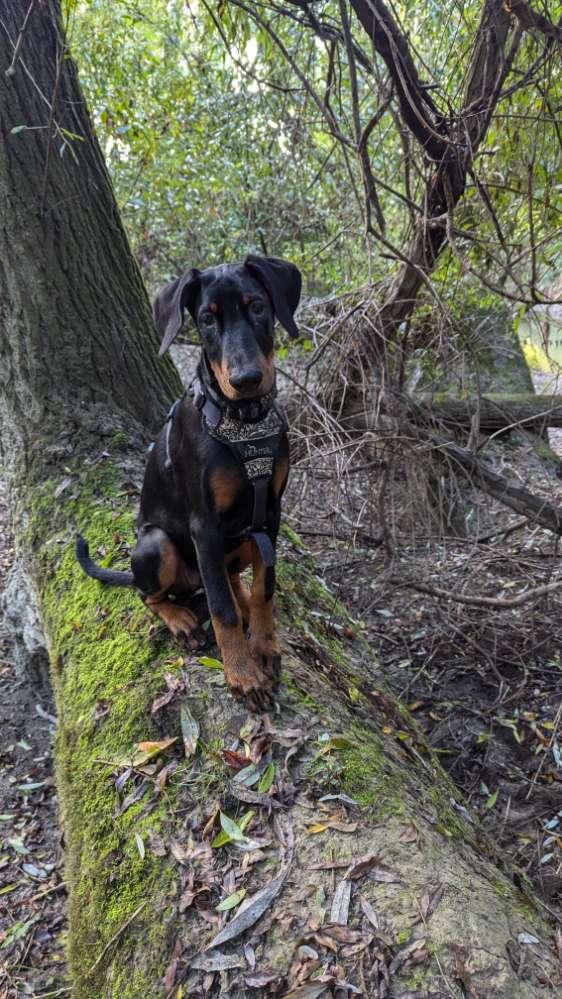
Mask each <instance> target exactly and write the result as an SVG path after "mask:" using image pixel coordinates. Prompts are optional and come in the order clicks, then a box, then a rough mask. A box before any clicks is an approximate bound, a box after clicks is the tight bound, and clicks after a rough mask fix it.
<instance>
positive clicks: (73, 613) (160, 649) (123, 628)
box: [28, 463, 181, 999]
mask: <svg viewBox="0 0 562 999" xmlns="http://www.w3.org/2000/svg"><path fill="white" fill-rule="evenodd" d="M72 471H73V472H74V473H75V476H74V477H73V482H72V485H71V487H69V488H68V491H67V492H68V494H69V495H68V496H66V495H65V523H66V524H67V523H68V520H69V517H70V518H71V519H73V520H74V522H75V524H76V527H77V528H79V529H82V530H83V531H84V533H85V535H86V536H87V538H88V541H89V542H90V547H91V550H92V551H93V552H95V551H96V548H97V547H98V546H99V545H102V544H103V545H105V546H106V547H110V546H111V545H112V540H113V539H115V538H116V537H119V538H127V537H128V538H130V539H131V541H132V522H133V518H132V510H131V508H130V500H129V498H128V497H127V496H125V495H123V494H122V492H121V490H120V487H119V483H120V481H121V479H122V474H120V472H119V470H118V469H117V468H115V467H114V466H112V465H110V464H109V463H105V464H104V465H103V466H102V467H101V468H97V469H96V468H92V467H89V468H88V467H85V468H84V467H83V468H76V469H72ZM56 485H57V483H56V482H54V481H53V482H46V483H44V485H43V487H42V489H41V490H39V491H38V492H37V493H36V495H35V497H34V502H33V507H32V512H31V518H30V521H29V524H28V541H29V542H30V543H31V544H33V545H34V546H35V548H36V550H37V556H38V560H39V563H40V566H41V577H40V578H41V603H42V610H43V618H44V624H45V629H46V633H47V635H48V639H49V644H50V655H51V662H52V678H53V684H54V691H55V698H56V702H57V709H58V719H59V725H58V733H57V744H56V761H57V773H58V786H59V789H60V792H61V810H62V817H63V823H64V827H65V838H66V845H67V856H66V863H67V878H68V881H69V889H70V890H69V895H70V903H69V915H70V932H69V957H70V965H71V972H72V973H73V975H74V983H75V990H76V995H79V996H80V999H90V997H91V999H94V997H96V999H98V997H99V996H100V995H101V994H102V993H103V994H104V995H107V996H115V997H117V996H119V999H124V997H125V996H129V995H130V996H139V995H146V996H150V995H153V994H154V995H155V994H156V991H157V990H156V988H155V986H154V983H155V982H159V981H161V978H162V975H163V972H164V970H165V966H166V962H167V960H168V947H167V943H166V924H165V921H164V920H162V919H161V918H159V919H158V920H156V921H155V920H154V908H155V907H156V908H162V906H163V905H164V903H165V899H166V897H167V896H168V895H169V893H170V892H171V891H173V890H174V880H175V874H174V872H173V869H172V868H171V867H169V866H168V865H167V863H166V861H165V859H163V858H159V857H156V856H155V855H154V854H153V853H152V852H151V850H150V847H149V844H148V839H149V836H150V834H151V833H153V832H156V831H157V830H159V829H160V828H161V827H162V826H163V825H165V824H166V822H167V819H168V815H169V814H170V812H171V811H172V809H173V807H174V802H175V796H176V790H177V787H178V783H179V780H180V779H181V768H180V770H179V771H178V772H177V774H176V776H175V780H174V781H172V783H171V785H170V787H169V788H168V789H167V791H166V794H165V795H164V796H162V797H161V799H159V800H158V802H157V805H156V808H155V809H153V810H152V811H151V812H150V814H148V815H147V814H146V808H147V804H148V802H149V800H150V791H149V794H147V796H146V797H144V798H143V799H142V800H141V801H140V802H138V803H137V804H135V805H134V806H132V807H130V808H129V809H128V810H127V811H125V813H124V814H123V815H121V816H116V814H115V812H116V805H117V797H116V794H115V790H114V786H113V781H112V779H111V773H112V767H111V766H107V765H106V762H104V761H108V760H109V761H111V760H114V759H118V758H120V757H122V756H124V755H126V754H128V753H131V752H132V751H133V750H134V748H135V746H136V744H137V743H138V742H139V741H140V740H143V739H146V740H148V739H161V738H163V737H166V736H173V735H179V732H176V731H173V732H165V733H162V732H161V731H160V730H159V728H158V725H157V723H156V722H155V721H154V720H153V719H152V718H151V713H150V707H151V703H152V701H153V699H154V697H155V696H156V694H157V692H159V691H161V690H162V687H163V672H164V669H165V667H164V662H163V660H164V658H165V656H166V654H168V655H169V653H170V650H172V651H176V655H177V649H174V647H173V646H171V645H170V643H169V642H168V640H167V639H165V638H164V634H163V629H161V628H158V627H156V626H155V619H154V618H153V617H152V615H150V613H149V612H148V611H147V610H146V608H145V607H144V606H143V604H142V603H141V602H140V601H139V599H138V597H137V596H136V595H135V594H134V593H133V592H132V591H130V590H122V589H115V588H104V587H103V586H102V585H100V584H99V583H97V582H95V581H93V580H91V579H89V578H88V577H86V576H85V575H84V574H83V573H82V571H81V569H80V568H79V566H78V564H77V562H76V560H75V556H74V536H73V535H72V536H71V537H69V536H63V537H62V538H61V537H59V536H58V535H57V524H56V522H55V523H53V522H52V511H53V507H54V505H55V504H54V503H53V493H54V489H55V488H56ZM47 511H48V512H49V514H50V517H49V519H48V520H47V518H46V514H47ZM168 668H169V659H168ZM131 787H132V785H131V784H129V785H127V786H126V787H125V789H124V792H123V793H124V794H126V793H127V792H128V791H129V790H130V789H131ZM135 833H138V834H139V835H140V836H141V838H142V839H143V842H144V844H145V856H144V858H141V856H140V854H139V850H138V847H137V843H136V840H135ZM147 899H150V906H147V907H146V908H145V909H143V911H142V912H139V914H138V916H137V918H136V920H135V928H136V931H137V932H138V933H139V935H140V938H141V939H142V938H143V937H144V935H145V934H146V933H147V932H148V930H149V929H150V932H151V933H152V934H154V933H156V935H157V936H158V946H156V947H153V948H151V954H152V955H155V954H156V955H158V957H157V961H158V967H154V966H152V967H151V968H150V969H144V970H143V971H141V970H140V967H139V969H137V970H136V971H135V972H134V975H131V974H130V969H128V970H125V969H124V973H123V981H115V982H112V983H111V990H110V991H107V983H106V982H105V977H104V974H105V973H104V967H103V962H101V963H100V965H99V967H98V968H97V969H96V970H95V971H94V972H91V969H92V968H93V967H94V965H95V962H96V960H97V958H98V957H99V955H100V954H101V953H102V952H103V950H104V947H105V946H106V944H107V943H108V942H109V941H111V940H112V938H113V937H114V936H115V935H116V934H118V932H119V930H120V929H121V928H122V927H123V925H124V923H125V922H126V921H127V920H128V919H129V918H130V917H131V916H132V914H133V913H134V912H135V911H136V910H137V909H138V908H139V906H140V905H141V904H142V903H143V902H144V901H146V900H147ZM114 946H115V947H118V946H119V941H117V942H116V943H115V945H114ZM151 960H153V958H151ZM141 965H142V962H141ZM143 975H144V984H142V985H141V978H142V976H143ZM102 983H103V984H102Z"/></svg>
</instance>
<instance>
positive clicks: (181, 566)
mask: <svg viewBox="0 0 562 999" xmlns="http://www.w3.org/2000/svg"><path fill="white" fill-rule="evenodd" d="M131 567H132V570H133V575H134V584H135V586H136V587H138V589H139V590H141V592H142V594H143V599H144V602H145V603H146V605H147V607H150V609H151V611H153V612H154V613H155V614H157V615H158V617H160V618H161V619H162V621H164V623H165V624H166V625H167V627H168V628H169V629H170V631H171V632H172V634H173V635H174V636H175V637H176V638H178V639H179V640H180V641H182V642H184V643H185V644H186V645H187V647H188V648H189V649H192V650H194V649H197V648H199V647H200V646H201V645H202V644H203V642H204V641H205V636H204V635H202V634H201V632H200V631H199V620H198V618H197V617H196V615H195V614H194V613H193V611H192V610H191V609H190V608H189V607H184V606H182V605H181V604H179V603H176V602H174V601H172V600H170V599H169V595H170V594H173V593H179V592H184V593H185V592H187V593H189V592H193V591H194V590H196V589H197V588H198V587H199V586H200V585H201V580H200V577H199V573H198V572H197V570H196V569H192V568H190V567H189V566H188V565H187V563H186V562H185V561H184V559H183V558H182V556H181V555H180V553H179V551H178V549H177V548H176V546H175V544H174V543H173V541H171V539H170V538H169V537H168V535H167V534H166V532H165V531H163V530H162V529H161V528H159V527H155V526H154V525H152V524H147V525H145V526H144V527H143V528H142V530H141V532H140V534H139V540H138V543H137V546H136V548H135V550H134V552H133V554H132V556H131Z"/></svg>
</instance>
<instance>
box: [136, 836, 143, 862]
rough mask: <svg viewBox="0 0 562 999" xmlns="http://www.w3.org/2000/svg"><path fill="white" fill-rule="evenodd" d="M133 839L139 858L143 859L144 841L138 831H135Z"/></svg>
mask: <svg viewBox="0 0 562 999" xmlns="http://www.w3.org/2000/svg"><path fill="white" fill-rule="evenodd" d="M135 840H136V844H137V850H138V851H139V856H140V859H141V860H144V856H145V849H144V842H143V838H142V836H140V835H139V833H138V832H136V833H135Z"/></svg>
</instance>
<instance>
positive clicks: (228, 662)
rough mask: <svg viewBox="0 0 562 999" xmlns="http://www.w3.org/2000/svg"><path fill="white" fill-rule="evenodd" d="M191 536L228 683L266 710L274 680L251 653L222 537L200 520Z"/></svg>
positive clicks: (237, 694) (255, 707) (250, 702)
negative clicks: (229, 576)
mask: <svg viewBox="0 0 562 999" xmlns="http://www.w3.org/2000/svg"><path fill="white" fill-rule="evenodd" d="M191 534H192V538H193V542H194V544H195V548H196V551H197V561H198V563H199V572H200V574H201V578H202V580H203V585H204V587H205V591H206V593H207V601H208V604H209V611H210V614H211V620H212V622H213V628H214V631H215V637H216V639H217V644H218V646H219V648H220V651H221V656H222V660H223V663H224V675H225V678H226V681H227V683H228V685H229V686H230V688H231V689H232V693H233V694H234V696H235V697H238V698H241V699H244V700H245V701H246V703H247V705H248V707H249V708H250V710H252V711H256V710H260V709H262V708H265V707H267V706H268V704H269V703H270V701H271V691H272V688H273V678H272V677H271V676H269V675H268V674H267V673H266V672H265V671H264V669H263V665H262V657H261V656H259V655H258V654H254V653H252V651H251V649H250V646H249V644H248V642H247V640H246V637H245V635H244V627H243V623H242V617H241V614H240V611H239V609H238V605H237V602H236V600H235V597H234V594H233V592H232V587H231V585H230V580H229V578H228V573H227V570H226V567H225V564H224V554H223V545H222V538H221V536H220V534H219V533H218V531H216V530H215V529H213V528H212V527H210V526H209V524H208V523H204V522H200V521H196V522H192V524H191Z"/></svg>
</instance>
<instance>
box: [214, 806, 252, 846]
mask: <svg viewBox="0 0 562 999" xmlns="http://www.w3.org/2000/svg"><path fill="white" fill-rule="evenodd" d="M254 815H255V812H254V811H253V810H250V811H249V812H246V814H245V815H243V816H242V818H241V819H240V821H239V822H235V821H234V819H231V818H229V816H228V815H225V814H224V812H221V813H220V823H221V826H222V830H221V832H220V833H218V834H217V835H216V836H215V838H214V840H213V842H212V843H211V846H212V847H213V848H214V849H217V847H219V846H226V844H227V843H232V842H233V841H234V842H235V843H243V842H244V841H245V840H246V837H245V836H244V830H245V829H246V826H247V825H248V823H249V821H250V819H251V818H252V817H253V816H254Z"/></svg>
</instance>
